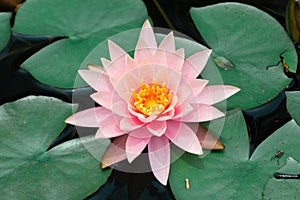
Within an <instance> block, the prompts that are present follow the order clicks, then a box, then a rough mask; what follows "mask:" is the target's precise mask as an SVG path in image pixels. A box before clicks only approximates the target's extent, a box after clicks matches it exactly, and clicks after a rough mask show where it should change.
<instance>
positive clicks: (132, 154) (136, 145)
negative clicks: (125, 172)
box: [126, 135, 150, 163]
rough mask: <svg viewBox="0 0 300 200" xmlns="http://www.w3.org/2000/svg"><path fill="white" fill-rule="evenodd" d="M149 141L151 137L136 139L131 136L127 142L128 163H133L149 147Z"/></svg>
mask: <svg viewBox="0 0 300 200" xmlns="http://www.w3.org/2000/svg"><path fill="white" fill-rule="evenodd" d="M149 141H150V137H149V138H136V137H132V136H131V135H129V136H128V139H127V141H126V156H127V160H128V162H130V163H131V162H132V161H133V160H134V159H135V158H136V157H138V156H139V155H140V154H141V153H142V151H143V150H144V148H145V147H146V146H147V144H148V142H149Z"/></svg>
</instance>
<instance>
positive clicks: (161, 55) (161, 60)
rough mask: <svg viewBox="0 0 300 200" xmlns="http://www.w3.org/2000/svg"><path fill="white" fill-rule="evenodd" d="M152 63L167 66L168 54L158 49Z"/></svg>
mask: <svg viewBox="0 0 300 200" xmlns="http://www.w3.org/2000/svg"><path fill="white" fill-rule="evenodd" d="M152 63H153V64H157V65H163V66H167V58H166V52H165V51H164V50H162V49H157V51H156V53H155V54H154V56H153V59H152V60H151V64H152Z"/></svg>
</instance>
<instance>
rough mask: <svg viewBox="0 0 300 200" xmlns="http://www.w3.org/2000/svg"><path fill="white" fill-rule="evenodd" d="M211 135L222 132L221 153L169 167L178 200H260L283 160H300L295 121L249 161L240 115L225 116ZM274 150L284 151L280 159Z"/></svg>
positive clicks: (184, 159)
mask: <svg viewBox="0 0 300 200" xmlns="http://www.w3.org/2000/svg"><path fill="white" fill-rule="evenodd" d="M216 121H217V120H216ZM212 123H215V122H214V121H213V122H212ZM214 128H215V127H214ZM214 131H215V132H219V131H222V134H221V137H220V140H221V141H222V142H223V143H224V144H225V147H226V148H225V150H224V151H223V152H211V153H210V154H209V155H207V156H206V157H204V158H199V157H197V156H195V155H192V154H188V153H185V154H184V155H183V156H182V157H181V158H180V159H178V160H177V161H175V162H174V163H172V165H171V174H170V185H171V188H172V191H173V192H174V194H175V196H176V197H177V198H178V199H193V198H195V199H199V198H200V199H210V198H211V197H214V198H215V199H261V198H262V193H263V190H264V186H265V184H266V183H267V181H268V179H269V177H270V176H272V175H273V173H274V172H276V171H277V170H278V169H280V168H281V167H282V166H283V165H284V160H285V159H286V158H287V157H288V156H292V157H294V158H298V159H299V158H300V157H299V155H300V149H299V148H297V147H298V146H299V145H300V134H299V133H300V127H299V126H298V125H297V124H296V123H295V121H290V122H288V123H287V124H286V125H285V126H284V127H282V128H280V129H279V130H278V131H276V132H275V133H274V134H273V135H271V136H270V137H269V138H267V139H266V140H265V141H264V142H263V143H261V144H260V146H259V147H258V148H257V149H256V150H255V152H254V154H253V155H252V156H251V158H250V159H249V153H250V151H249V139H248V134H247V127H246V124H245V122H244V118H243V115H242V113H241V112H235V113H232V112H229V115H228V116H227V118H226V121H225V125H224V128H223V129H222V130H217V129H215V130H214ZM278 150H282V151H284V154H283V155H282V157H280V158H276V157H275V154H276V153H277V151H278ZM187 160H189V161H192V162H193V163H191V162H187ZM186 179H188V180H189V183H190V188H189V189H186V184H185V180H186Z"/></svg>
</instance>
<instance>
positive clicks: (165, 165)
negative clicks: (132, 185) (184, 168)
mask: <svg viewBox="0 0 300 200" xmlns="http://www.w3.org/2000/svg"><path fill="white" fill-rule="evenodd" d="M148 154H149V161H150V165H151V169H152V172H153V174H154V176H155V177H156V178H157V180H158V181H159V182H161V183H162V184H163V185H167V181H168V177H169V171H170V144H169V140H168V138H166V137H165V136H162V137H155V136H154V137H152V138H151V140H150V142H149V144H148Z"/></svg>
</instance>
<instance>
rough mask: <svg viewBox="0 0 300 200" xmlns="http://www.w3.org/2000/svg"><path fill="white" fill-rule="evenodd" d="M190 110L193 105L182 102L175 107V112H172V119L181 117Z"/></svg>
mask: <svg viewBox="0 0 300 200" xmlns="http://www.w3.org/2000/svg"><path fill="white" fill-rule="evenodd" d="M191 111H193V107H192V106H191V105H190V104H188V103H183V104H181V105H179V106H176V107H175V113H174V117H173V118H172V119H177V118H180V117H183V116H185V115H187V114H189V113H190V112H191Z"/></svg>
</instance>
